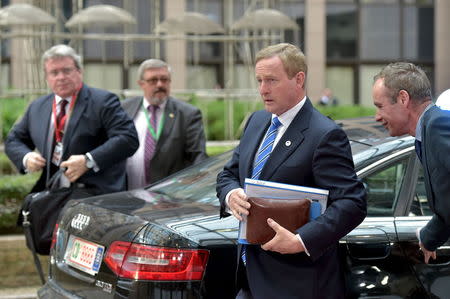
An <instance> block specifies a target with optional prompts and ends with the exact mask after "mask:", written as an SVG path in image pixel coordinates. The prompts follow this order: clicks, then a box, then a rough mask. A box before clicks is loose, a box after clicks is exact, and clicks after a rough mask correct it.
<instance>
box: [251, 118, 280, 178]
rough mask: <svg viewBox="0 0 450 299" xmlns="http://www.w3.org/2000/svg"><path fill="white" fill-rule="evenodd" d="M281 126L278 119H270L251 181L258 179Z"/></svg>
mask: <svg viewBox="0 0 450 299" xmlns="http://www.w3.org/2000/svg"><path fill="white" fill-rule="evenodd" d="M280 125H281V122H280V121H279V120H278V117H274V118H273V119H272V124H271V125H270V127H269V130H268V131H267V133H266V137H264V141H263V143H262V145H261V147H260V148H259V151H258V155H257V156H256V160H255V164H254V166H253V172H252V179H254V180H257V179H259V175H260V174H261V171H262V169H263V167H264V164H266V162H267V160H268V159H269V156H270V153H271V152H272V148H273V143H274V141H275V138H276V137H277V132H278V127H279V126H280Z"/></svg>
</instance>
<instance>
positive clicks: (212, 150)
mask: <svg viewBox="0 0 450 299" xmlns="http://www.w3.org/2000/svg"><path fill="white" fill-rule="evenodd" d="M233 148H234V146H232V145H214V146H207V147H206V153H207V154H208V156H210V157H212V156H216V155H219V154H221V153H224V152H226V151H229V150H231V149H233Z"/></svg>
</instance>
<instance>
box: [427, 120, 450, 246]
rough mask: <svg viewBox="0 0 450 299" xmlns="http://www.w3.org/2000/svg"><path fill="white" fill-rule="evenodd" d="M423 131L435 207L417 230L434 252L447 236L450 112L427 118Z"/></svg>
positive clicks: (449, 218) (449, 233) (449, 232)
mask: <svg viewBox="0 0 450 299" xmlns="http://www.w3.org/2000/svg"><path fill="white" fill-rule="evenodd" d="M426 134H427V148H426V150H427V157H428V156H432V161H433V163H435V164H433V165H432V166H431V168H432V169H429V172H430V173H431V178H430V180H431V184H432V189H433V193H434V201H435V206H436V207H437V208H435V211H434V213H435V215H433V217H432V218H431V220H430V221H429V222H428V223H427V225H426V226H425V227H424V228H423V229H422V230H421V231H420V240H421V241H422V243H423V244H424V246H425V248H427V249H428V250H431V251H434V250H436V249H437V248H438V247H439V246H441V245H443V244H444V243H445V242H446V241H447V240H448V239H449V238H450V201H449V194H450V185H449V184H448V178H449V176H450V156H449V153H450V112H444V114H443V115H442V116H440V117H437V118H436V119H434V120H433V121H431V122H430V123H429V125H428V128H427V133H426ZM427 160H428V158H427ZM430 200H431V199H430Z"/></svg>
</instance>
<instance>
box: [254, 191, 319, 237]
mask: <svg viewBox="0 0 450 299" xmlns="http://www.w3.org/2000/svg"><path fill="white" fill-rule="evenodd" d="M248 201H249V203H250V204H251V207H250V211H249V212H250V214H249V215H248V216H247V242H248V243H250V244H264V243H266V242H268V241H270V240H271V239H272V238H273V237H274V236H275V231H274V230H273V229H272V228H271V227H270V226H269V225H268V224H267V218H272V219H273V220H275V221H276V222H277V223H278V224H279V225H281V226H283V227H284V228H285V229H287V230H289V231H290V232H292V233H295V230H296V229H298V228H299V227H301V226H303V225H304V224H306V223H307V222H308V221H309V215H310V211H309V210H310V206H311V200H309V199H305V198H299V199H279V198H259V197H250V198H249V199H248Z"/></svg>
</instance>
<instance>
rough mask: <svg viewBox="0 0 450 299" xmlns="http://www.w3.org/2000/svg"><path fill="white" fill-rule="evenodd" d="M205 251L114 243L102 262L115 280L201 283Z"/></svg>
mask: <svg viewBox="0 0 450 299" xmlns="http://www.w3.org/2000/svg"><path fill="white" fill-rule="evenodd" d="M208 257H209V251H208V250H203V249H176V248H165V247H156V246H149V245H142V244H134V243H129V242H121V241H115V242H113V243H112V244H111V246H110V247H109V249H108V251H107V253H106V257H105V263H106V264H107V265H108V266H109V268H110V269H111V270H112V271H113V272H114V273H115V274H116V275H118V276H119V277H123V278H129V279H139V280H201V279H202V277H203V273H204V272H205V268H206V263H207V261H208Z"/></svg>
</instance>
